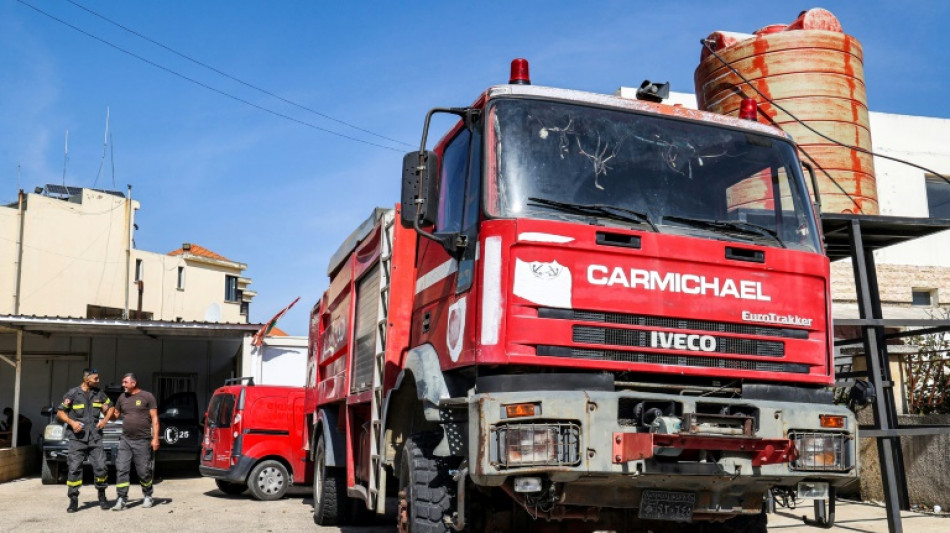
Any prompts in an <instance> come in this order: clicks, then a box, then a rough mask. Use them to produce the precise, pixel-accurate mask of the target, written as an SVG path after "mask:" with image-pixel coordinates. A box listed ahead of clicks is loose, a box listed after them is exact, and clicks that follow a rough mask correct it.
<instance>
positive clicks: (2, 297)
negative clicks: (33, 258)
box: [0, 204, 19, 313]
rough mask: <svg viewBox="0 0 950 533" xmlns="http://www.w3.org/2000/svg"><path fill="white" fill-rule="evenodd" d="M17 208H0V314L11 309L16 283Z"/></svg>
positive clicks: (14, 206)
mask: <svg viewBox="0 0 950 533" xmlns="http://www.w3.org/2000/svg"><path fill="white" fill-rule="evenodd" d="M18 218H19V217H18V215H17V206H16V204H14V205H13V207H12V208H10V207H3V206H0V313H5V312H8V310H11V309H13V294H14V292H15V291H14V285H15V281H16V279H15V278H16V272H15V268H14V265H15V261H16V242H17V233H18V229H17V220H18Z"/></svg>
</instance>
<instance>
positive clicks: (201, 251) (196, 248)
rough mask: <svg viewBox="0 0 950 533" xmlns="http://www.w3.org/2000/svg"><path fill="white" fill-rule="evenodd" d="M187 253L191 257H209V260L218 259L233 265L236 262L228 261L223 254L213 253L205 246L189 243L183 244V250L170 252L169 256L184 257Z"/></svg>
mask: <svg viewBox="0 0 950 533" xmlns="http://www.w3.org/2000/svg"><path fill="white" fill-rule="evenodd" d="M185 247H188V249H187V250H185ZM185 253H190V254H191V255H197V256H201V257H207V258H209V259H217V260H218V261H230V262H232V263H233V262H234V261H231V260H230V259H228V258H227V257H224V256H223V255H221V254H218V253H215V252H212V251H211V250H209V249H207V248H205V247H204V246H201V245H198V244H194V243H187V242H186V243H185V244H183V245H182V247H181V248H179V249H177V250H173V251H171V252H168V255H183V254H185Z"/></svg>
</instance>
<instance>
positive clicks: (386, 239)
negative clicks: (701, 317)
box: [367, 210, 396, 514]
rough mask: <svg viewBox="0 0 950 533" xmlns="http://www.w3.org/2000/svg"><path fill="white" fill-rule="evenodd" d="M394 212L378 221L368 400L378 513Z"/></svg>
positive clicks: (371, 490) (382, 490) (382, 507)
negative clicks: (373, 342) (373, 341)
mask: <svg viewBox="0 0 950 533" xmlns="http://www.w3.org/2000/svg"><path fill="white" fill-rule="evenodd" d="M395 222H396V212H395V210H389V211H387V212H386V213H385V214H384V215H383V216H382V217H381V219H380V225H381V226H382V228H381V235H380V244H379V267H380V268H379V275H380V280H379V299H378V306H379V307H378V308H377V314H376V316H377V317H378V320H377V322H376V349H375V352H374V353H373V381H372V391H373V394H372V397H371V400H370V430H369V438H370V446H369V450H370V468H369V479H368V486H367V489H368V501H367V507H368V508H369V509H375V510H376V512H377V513H380V514H382V513H385V511H386V472H384V471H383V453H384V450H383V448H384V444H383V420H382V418H383V408H384V405H383V403H384V400H385V398H384V397H383V379H384V374H383V373H384V372H385V368H386V335H387V332H388V330H389V299H390V288H391V286H392V266H393V236H394V229H395V228H394V227H395Z"/></svg>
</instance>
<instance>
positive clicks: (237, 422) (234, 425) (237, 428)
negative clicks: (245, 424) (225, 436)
mask: <svg viewBox="0 0 950 533" xmlns="http://www.w3.org/2000/svg"><path fill="white" fill-rule="evenodd" d="M241 418H242V417H241V411H236V412H235V413H234V420H233V421H232V422H231V431H233V433H232V435H233V436H234V438H235V439H236V438H238V436H239V435H240V434H241Z"/></svg>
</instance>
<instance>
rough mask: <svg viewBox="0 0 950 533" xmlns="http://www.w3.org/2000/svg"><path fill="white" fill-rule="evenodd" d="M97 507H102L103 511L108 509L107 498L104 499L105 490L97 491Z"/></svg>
mask: <svg viewBox="0 0 950 533" xmlns="http://www.w3.org/2000/svg"><path fill="white" fill-rule="evenodd" d="M99 508H100V509H102V510H103V511H106V510H108V509H109V500H108V499H106V491H105V490H100V491H99Z"/></svg>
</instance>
